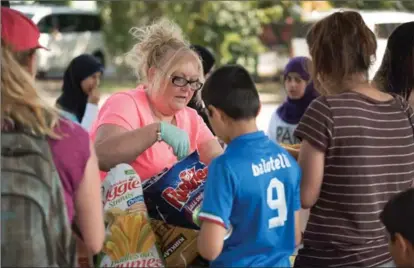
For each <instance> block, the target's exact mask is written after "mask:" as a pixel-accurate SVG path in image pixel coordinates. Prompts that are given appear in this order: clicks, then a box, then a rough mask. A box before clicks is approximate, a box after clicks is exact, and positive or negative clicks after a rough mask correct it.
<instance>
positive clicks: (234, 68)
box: [198, 65, 301, 267]
mask: <svg viewBox="0 0 414 268" xmlns="http://www.w3.org/2000/svg"><path fill="white" fill-rule="evenodd" d="M202 97H203V101H204V103H205V105H206V108H207V114H208V117H209V120H210V122H211V125H212V127H213V130H214V132H215V133H216V134H217V136H218V137H219V138H221V139H222V140H223V141H224V142H226V143H227V144H228V146H227V148H226V151H225V152H224V154H222V155H221V156H219V157H217V158H216V159H214V160H213V161H212V162H211V164H210V166H209V171H208V178H207V181H206V186H205V192H204V201H203V205H202V207H201V211H200V214H199V219H200V221H201V230H200V234H199V238H198V249H199V252H200V254H201V255H202V256H203V257H204V258H206V259H208V260H211V261H212V263H211V265H212V266H214V267H217V266H222V267H259V266H262V267H264V266H266V267H290V262H289V257H290V256H291V254H292V253H293V252H294V249H295V246H296V245H298V244H299V243H300V240H301V232H300V226H299V216H298V214H299V209H300V194H299V188H300V178H301V172H300V168H299V166H298V164H297V163H296V161H295V160H294V159H293V158H292V157H291V156H290V154H289V153H288V152H287V151H286V150H285V149H283V148H282V147H281V146H279V145H277V144H275V143H274V142H272V141H271V140H269V138H268V137H267V136H266V135H265V133H264V132H263V131H258V129H257V125H256V117H257V115H258V113H259V110H260V100H259V94H258V92H257V90H256V87H255V84H254V82H253V79H252V78H251V76H250V75H249V73H248V72H247V71H246V70H245V69H244V68H243V67H241V66H239V65H227V66H223V67H221V68H219V69H217V70H216V71H215V72H214V73H213V74H212V75H211V76H210V77H209V78H208V79H207V81H206V83H205V84H204V87H203V91H202ZM230 227H232V233H231V234H230V236H229V237H228V238H227V239H226V240H225V241H224V238H225V236H226V233H227V229H229V228H230ZM295 239H296V240H295Z"/></svg>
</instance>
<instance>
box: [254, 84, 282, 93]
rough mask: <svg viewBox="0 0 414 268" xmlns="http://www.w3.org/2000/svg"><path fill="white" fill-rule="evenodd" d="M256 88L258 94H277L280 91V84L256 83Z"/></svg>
mask: <svg viewBox="0 0 414 268" xmlns="http://www.w3.org/2000/svg"><path fill="white" fill-rule="evenodd" d="M256 87H257V91H259V93H268V94H279V93H280V90H282V87H281V85H280V83H277V82H265V83H257V84H256Z"/></svg>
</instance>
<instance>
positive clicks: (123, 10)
mask: <svg viewBox="0 0 414 268" xmlns="http://www.w3.org/2000/svg"><path fill="white" fill-rule="evenodd" d="M266 2H267V3H266ZM287 2H289V1H287ZM99 5H100V9H101V13H102V17H103V19H104V21H105V33H106V36H107V38H106V40H107V43H108V47H109V50H110V52H111V53H112V54H113V55H117V56H119V55H122V54H123V53H125V52H126V51H127V50H128V49H129V48H130V47H131V46H132V44H133V40H132V38H131V37H130V36H129V35H128V30H129V28H131V27H132V26H141V25H144V24H147V23H149V22H151V21H153V20H154V19H157V18H160V17H162V16H166V17H169V18H170V19H173V20H174V21H175V22H176V23H177V24H178V25H180V26H181V27H182V29H183V30H184V32H185V33H186V34H187V35H188V38H189V40H190V41H191V42H192V43H194V44H200V45H204V46H207V47H209V48H211V49H212V50H213V51H214V53H215V55H216V59H217V61H218V63H220V64H225V63H239V64H243V65H244V66H246V67H247V68H248V69H249V70H250V71H252V72H254V71H255V66H256V57H257V54H258V53H260V52H261V51H263V50H264V47H263V45H262V44H261V42H260V40H259V38H258V36H259V34H260V31H261V26H262V24H265V23H269V22H271V21H277V20H280V19H281V18H282V17H283V16H284V6H283V4H282V3H276V2H272V1H258V0H256V1H205V0H204V1H203V0H200V1H191V2H190V1H186V2H182V1H128V2H127V1H108V2H101V3H100V4H99ZM285 5H286V3H285Z"/></svg>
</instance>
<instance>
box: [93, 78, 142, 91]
mask: <svg viewBox="0 0 414 268" xmlns="http://www.w3.org/2000/svg"><path fill="white" fill-rule="evenodd" d="M136 87H137V83H136V81H133V80H124V81H117V80H112V79H111V80H109V79H106V80H102V82H101V85H100V86H99V88H100V89H101V92H102V93H113V92H116V91H121V90H128V89H134V88H136Z"/></svg>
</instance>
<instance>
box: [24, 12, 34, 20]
mask: <svg viewBox="0 0 414 268" xmlns="http://www.w3.org/2000/svg"><path fill="white" fill-rule="evenodd" d="M23 14H24V15H25V16H26V17H28V18H29V19H32V18H33V16H34V14H31V13H23Z"/></svg>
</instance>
